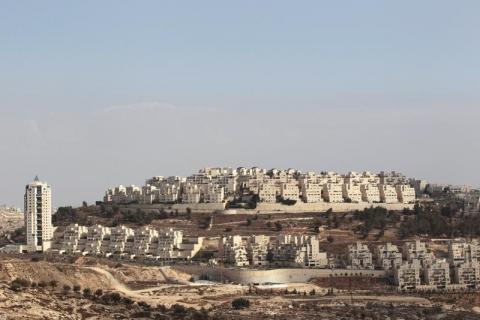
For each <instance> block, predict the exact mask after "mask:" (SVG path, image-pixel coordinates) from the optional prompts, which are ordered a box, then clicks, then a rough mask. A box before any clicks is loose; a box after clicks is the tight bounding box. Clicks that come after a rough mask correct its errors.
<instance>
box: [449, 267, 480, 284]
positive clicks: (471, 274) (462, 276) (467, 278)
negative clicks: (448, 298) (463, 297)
mask: <svg viewBox="0 0 480 320" xmlns="http://www.w3.org/2000/svg"><path fill="white" fill-rule="evenodd" d="M454 281H455V283H458V284H461V285H464V286H465V287H466V288H470V289H476V288H478V287H479V285H480V265H479V264H478V262H464V263H461V264H459V265H456V266H455V268H454Z"/></svg>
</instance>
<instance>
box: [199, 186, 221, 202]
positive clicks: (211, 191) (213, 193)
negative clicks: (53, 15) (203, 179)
mask: <svg viewBox="0 0 480 320" xmlns="http://www.w3.org/2000/svg"><path fill="white" fill-rule="evenodd" d="M224 200H225V189H224V188H223V187H220V186H218V185H212V184H210V185H208V186H207V188H206V190H205V193H204V194H203V202H205V203H222V202H224Z"/></svg>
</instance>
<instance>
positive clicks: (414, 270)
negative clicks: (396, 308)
mask: <svg viewBox="0 0 480 320" xmlns="http://www.w3.org/2000/svg"><path fill="white" fill-rule="evenodd" d="M393 270H394V272H393V277H394V282H395V284H396V285H397V287H398V289H400V290H413V289H415V288H417V287H418V286H420V265H419V264H418V263H408V262H404V263H402V265H400V266H399V267H397V268H394V269H393Z"/></svg>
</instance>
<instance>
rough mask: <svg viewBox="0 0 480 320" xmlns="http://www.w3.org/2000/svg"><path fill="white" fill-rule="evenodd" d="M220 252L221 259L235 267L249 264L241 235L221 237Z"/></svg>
mask: <svg viewBox="0 0 480 320" xmlns="http://www.w3.org/2000/svg"><path fill="white" fill-rule="evenodd" d="M221 244H222V245H221V252H222V255H223V261H225V263H228V264H231V265H233V266H236V267H245V266H248V265H249V261H248V255H247V248H246V246H245V245H244V244H243V239H242V237H241V236H228V237H224V238H222V243H221Z"/></svg>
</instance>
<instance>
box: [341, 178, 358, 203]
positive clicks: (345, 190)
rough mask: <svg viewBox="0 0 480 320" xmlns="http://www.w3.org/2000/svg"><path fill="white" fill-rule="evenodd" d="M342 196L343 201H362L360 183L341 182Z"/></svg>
mask: <svg viewBox="0 0 480 320" xmlns="http://www.w3.org/2000/svg"><path fill="white" fill-rule="evenodd" d="M342 196H343V198H344V199H345V201H348V202H354V203H359V202H362V191H361V190H360V185H357V184H351V183H350V184H346V183H345V184H343V185H342Z"/></svg>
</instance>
